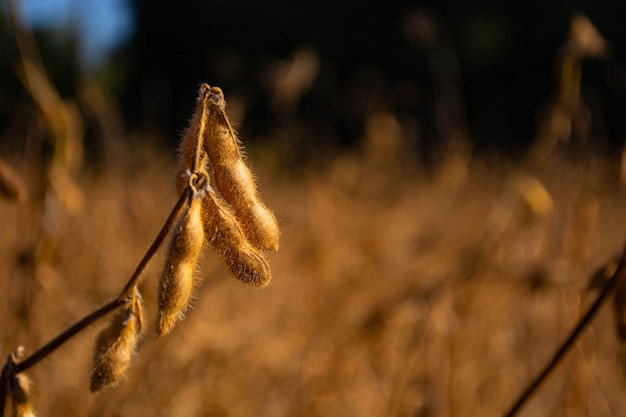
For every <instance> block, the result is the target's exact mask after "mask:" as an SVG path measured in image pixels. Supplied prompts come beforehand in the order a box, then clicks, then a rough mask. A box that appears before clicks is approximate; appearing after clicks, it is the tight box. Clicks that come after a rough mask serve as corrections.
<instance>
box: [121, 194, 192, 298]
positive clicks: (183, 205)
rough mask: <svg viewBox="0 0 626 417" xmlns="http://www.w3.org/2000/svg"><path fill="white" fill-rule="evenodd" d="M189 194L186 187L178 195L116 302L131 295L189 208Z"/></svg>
mask: <svg viewBox="0 0 626 417" xmlns="http://www.w3.org/2000/svg"><path fill="white" fill-rule="evenodd" d="M190 192H191V191H190V187H186V188H185V191H183V193H182V194H181V195H180V197H179V198H178V201H177V202H176V205H175V206H174V208H173V209H172V212H171V213H170V215H169V217H168V218H167V220H166V221H165V224H164V225H163V228H162V229H161V231H160V232H159V234H158V235H157V237H156V238H155V239H154V242H152V245H151V246H150V248H148V251H147V252H146V254H145V255H144V256H143V258H142V259H141V261H140V262H139V265H137V268H136V269H135V272H133V275H132V276H131V277H130V279H129V280H128V282H127V283H126V285H125V286H124V289H123V290H122V292H120V295H119V296H118V297H117V299H118V300H126V299H127V298H129V297H130V296H131V295H132V292H133V289H134V288H135V287H136V286H137V284H139V280H140V279H141V275H142V274H143V272H144V271H145V270H146V268H147V267H148V263H150V260H152V258H153V257H154V255H155V253H156V252H157V250H159V248H160V247H161V244H162V243H163V240H164V239H165V237H166V236H167V235H168V234H169V232H170V230H172V227H174V225H175V224H176V222H178V219H179V218H180V216H181V214H182V213H183V211H184V210H186V209H187V207H188V206H189V195H190Z"/></svg>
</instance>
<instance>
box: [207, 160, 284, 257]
mask: <svg viewBox="0 0 626 417" xmlns="http://www.w3.org/2000/svg"><path fill="white" fill-rule="evenodd" d="M214 175H215V183H216V185H217V188H218V189H219V190H220V193H221V194H222V196H223V197H224V199H225V200H226V201H228V202H229V203H230V204H231V205H232V206H233V208H234V209H235V215H236V216H237V218H238V219H239V220H240V221H241V225H242V227H243V231H244V233H245V234H246V237H247V238H248V240H249V241H250V243H251V244H253V245H254V246H256V247H257V248H259V249H261V250H272V251H276V250H278V240H279V236H280V231H279V229H278V223H277V221H276V217H274V214H273V213H272V211H271V210H270V209H268V208H267V206H265V204H263V202H262V201H261V199H260V198H259V196H258V193H257V189H256V184H255V183H254V178H253V176H252V173H251V172H250V169H248V167H247V165H246V164H245V162H243V160H241V159H240V160H238V161H236V162H234V163H233V164H231V165H230V166H228V167H226V166H220V167H217V168H215V173H214Z"/></svg>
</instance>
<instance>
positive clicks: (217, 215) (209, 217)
mask: <svg viewBox="0 0 626 417" xmlns="http://www.w3.org/2000/svg"><path fill="white" fill-rule="evenodd" d="M202 205H203V217H204V233H205V234H206V238H207V240H208V241H209V243H211V245H212V246H213V247H214V248H215V250H217V252H218V253H219V254H220V255H221V256H222V258H224V261H225V262H226V266H227V267H228V269H229V270H230V272H231V273H232V274H233V275H234V276H235V277H236V278H238V279H239V280H241V281H242V282H244V283H246V284H248V285H251V286H254V287H264V286H266V285H267V284H268V283H269V282H270V280H271V272H270V267H269V265H268V264H267V261H266V260H265V258H264V257H263V255H262V254H261V253H260V252H259V251H258V250H257V249H256V248H255V247H254V246H252V245H251V244H250V243H248V241H247V240H246V236H245V235H244V233H243V230H241V226H240V225H239V222H238V221H237V219H236V218H235V216H233V215H232V214H231V213H230V212H229V211H228V210H227V209H226V208H225V207H224V206H222V204H221V203H220V201H219V200H218V199H217V198H216V197H215V195H214V194H213V193H211V192H208V193H207V194H206V195H205V197H204V198H203V199H202Z"/></svg>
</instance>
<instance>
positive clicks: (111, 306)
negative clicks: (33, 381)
mask: <svg viewBox="0 0 626 417" xmlns="http://www.w3.org/2000/svg"><path fill="white" fill-rule="evenodd" d="M125 303H126V302H125V301H121V300H119V299H115V300H113V301H110V302H108V303H107V304H105V305H104V306H102V307H100V308H99V309H97V310H96V311H93V312H91V313H89V314H88V315H87V316H85V317H84V318H82V319H81V320H80V321H78V322H76V323H74V324H73V325H72V326H71V327H69V328H68V329H66V330H64V331H63V332H62V333H61V334H60V335H58V336H57V337H55V338H54V339H52V340H51V341H50V342H48V343H46V344H45V345H44V346H43V347H41V348H40V349H39V350H38V351H36V352H35V353H33V354H32V355H30V356H29V357H28V358H26V359H24V360H23V361H22V362H20V363H18V364H17V365H16V366H15V373H16V374H18V373H20V372H24V371H25V370H27V369H28V368H30V367H32V366H33V365H36V364H37V363H38V362H39V361H41V360H42V359H44V358H45V357H46V356H48V355H49V354H51V353H52V352H54V351H55V350H56V349H57V348H59V347H60V346H61V345H63V344H64V343H65V342H67V341H68V340H69V339H71V338H72V337H73V336H74V335H76V334H77V333H79V332H80V331H81V330H83V329H85V328H86V327H88V326H89V325H91V324H93V323H94V322H95V321H96V320H98V319H99V318H101V317H104V316H106V315H107V314H109V313H110V312H111V311H113V310H115V309H116V308H118V307H120V306H122V305H124V304H125Z"/></svg>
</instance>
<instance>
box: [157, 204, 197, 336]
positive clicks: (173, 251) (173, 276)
mask: <svg viewBox="0 0 626 417" xmlns="http://www.w3.org/2000/svg"><path fill="white" fill-rule="evenodd" d="M203 243H204V229H203V223H202V203H201V199H200V198H196V197H194V198H193V199H192V200H191V203H190V205H189V208H188V209H187V211H186V212H185V214H184V215H183V217H182V218H181V220H180V221H179V222H178V224H177V225H176V227H175V229H174V232H173V234H172V240H171V242H170V247H169V251H168V254H167V261H166V264H165V270H164V271H163V276H162V277H161V284H160V286H159V317H158V320H157V334H158V335H159V336H164V335H166V334H167V333H169V331H170V330H171V329H172V327H173V326H174V325H175V324H176V322H177V321H179V320H180V319H181V318H182V317H183V315H184V312H185V311H186V310H187V309H188V308H189V301H190V299H191V295H192V293H193V288H194V274H195V272H196V266H197V263H198V258H199V256H200V252H201V251H202V246H203Z"/></svg>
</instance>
